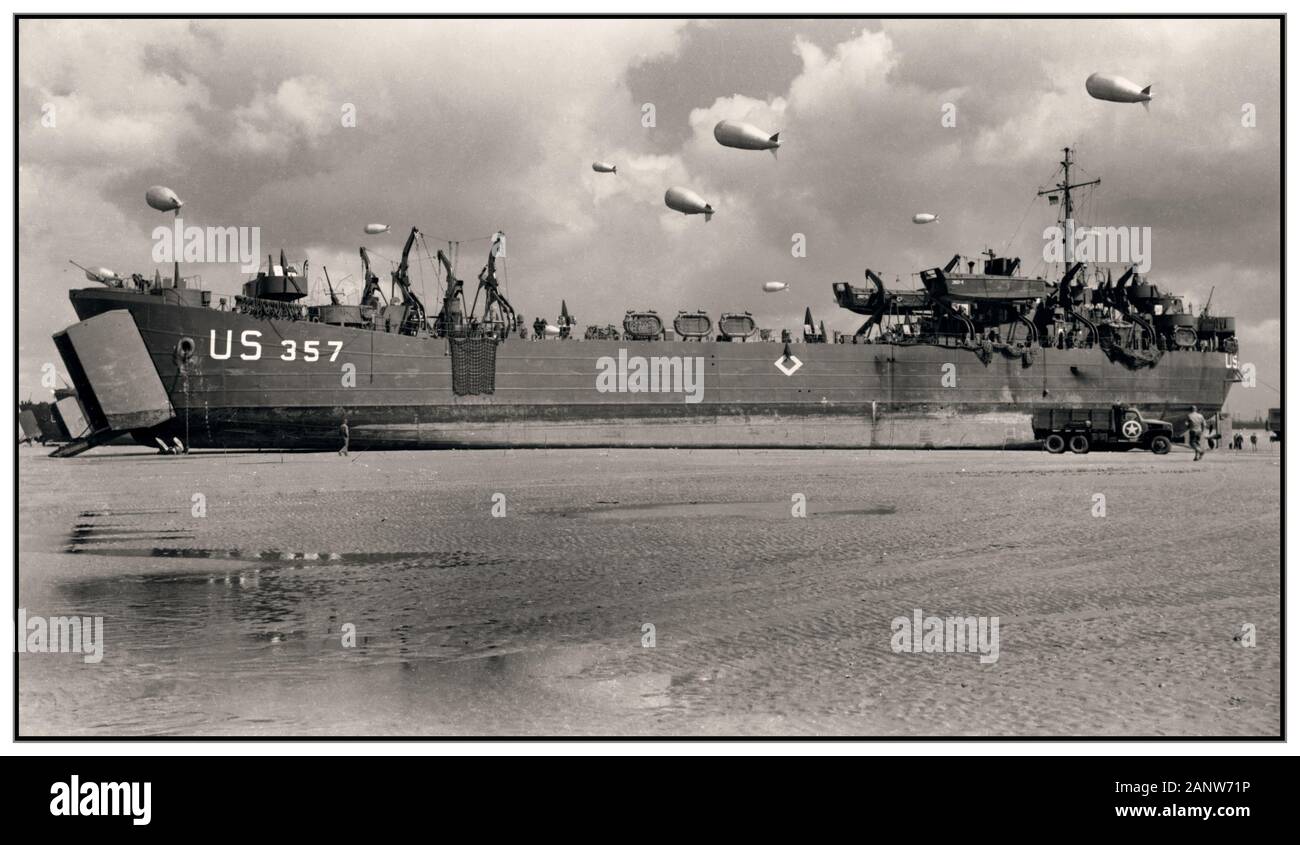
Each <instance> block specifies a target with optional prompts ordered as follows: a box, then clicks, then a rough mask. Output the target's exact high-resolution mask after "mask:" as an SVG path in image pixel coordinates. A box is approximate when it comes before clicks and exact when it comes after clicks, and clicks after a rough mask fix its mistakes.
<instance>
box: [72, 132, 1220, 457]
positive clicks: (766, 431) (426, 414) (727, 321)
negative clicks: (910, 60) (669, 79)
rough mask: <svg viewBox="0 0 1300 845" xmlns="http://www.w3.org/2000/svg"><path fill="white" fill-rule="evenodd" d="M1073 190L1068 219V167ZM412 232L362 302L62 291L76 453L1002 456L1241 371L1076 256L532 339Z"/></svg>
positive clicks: (1215, 330) (1179, 309) (872, 280)
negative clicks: (1048, 417)
mask: <svg viewBox="0 0 1300 845" xmlns="http://www.w3.org/2000/svg"><path fill="white" fill-rule="evenodd" d="M1066 162H1067V163H1068V162H1069V157H1068V155H1067V157H1066ZM1062 185H1063V186H1064V187H1063V188H1061V189H1059V190H1060V191H1061V193H1063V194H1064V197H1063V202H1062V204H1061V211H1062V213H1063V214H1064V213H1065V212H1066V210H1067V209H1069V208H1071V200H1070V197H1069V191H1070V189H1071V188H1075V187H1076V186H1074V185H1072V184H1071V183H1070V175H1069V168H1068V166H1067V168H1066V174H1065V179H1064V181H1063V183H1062ZM701 202H702V201H701ZM704 205H705V206H707V204H704ZM421 242H422V239H421V236H420V234H419V232H418V230H416V229H412V231H411V234H410V236H409V237H408V238H407V241H406V246H405V249H404V250H403V252H402V255H401V259H400V261H399V262H397V264H396V267H395V268H394V270H393V271H392V273H391V280H385V281H391V283H390V284H382V283H381V280H380V278H379V276H378V275H377V274H376V273H375V272H373V270H372V267H371V264H372V261H371V257H370V255H369V253H368V251H367V250H366V249H365V248H362V249H361V252H360V254H361V259H362V265H363V267H362V272H363V278H364V279H365V288H364V290H363V291H362V295H361V297H360V301H359V302H356V303H351V302H340V303H339V306H335V305H334V303H333V302H332V301H331V303H330V305H328V306H325V305H311V304H308V303H307V299H308V297H307V295H306V294H307V293H308V292H309V285H308V283H307V277H306V273H305V272H297V271H295V270H294V269H293V268H292V267H291V266H290V265H288V264H286V261H285V259H284V258H283V257H282V258H281V259H280V261H279V262H274V261H272V259H271V258H269V257H268V259H267V265H266V267H264V268H263V269H261V270H260V271H259V272H258V273H257V274H256V275H255V276H254V277H253V278H252V279H250V280H249V281H248V283H247V284H246V285H245V287H244V289H243V291H242V293H241V295H238V296H234V297H230V298H228V301H227V303H226V304H225V305H224V307H223V306H222V305H220V304H218V305H217V306H214V305H213V304H212V302H211V297H210V295H209V294H210V292H209V291H199V290H197V289H195V288H193V287H191V286H190V283H189V280H186V279H183V278H178V279H177V280H176V281H175V282H174V283H173V284H172V285H163V284H161V283H160V284H157V285H145V286H143V287H132V286H106V285H103V284H94V285H92V286H90V287H87V288H84V289H79V290H74V291H72V292H71V294H70V296H71V300H72V306H73V309H74V310H75V312H76V315H77V318H78V319H79V320H80V322H78V323H76V324H74V325H72V326H70V327H69V328H68V329H66V330H65V331H63V332H60V333H59V334H58V335H56V345H57V346H58V349H59V352H60V354H61V356H62V358H63V361H64V364H65V368H66V370H67V372H68V373H69V377H70V379H71V381H72V382H73V385H74V386H75V388H76V392H77V395H78V396H79V397H80V399H81V406H82V407H83V408H84V410H85V415H84V416H85V420H84V428H85V431H83V432H82V433H81V434H80V435H79V441H80V443H81V446H79V447H78V448H79V449H80V448H87V447H90V446H93V445H95V444H97V443H101V442H106V441H107V440H108V439H110V438H113V437H116V436H118V435H120V434H122V433H130V435H131V436H132V437H134V438H135V439H136V440H137V441H138V442H141V443H144V444H146V445H149V446H153V447H155V448H156V444H157V442H158V441H160V440H161V441H162V442H165V443H174V442H175V441H177V440H180V441H181V442H182V443H183V446H184V448H186V449H204V448H296V449H322V450H324V449H329V450H334V449H337V448H338V447H339V445H340V444H339V441H338V430H339V425H340V424H341V423H342V421H343V420H344V419H346V420H347V421H348V425H349V428H350V431H351V446H352V448H354V449H359V448H367V449H386V448H392V449H405V448H465V447H469V448H475V447H557V446H597V447H612V446H637V447H673V448H676V447H728V448H733V447H815V448H866V447H884V448H921V447H936V448H937V447H945V446H948V447H959V446H960V447H991V448H1005V447H1008V446H1017V445H1026V446H1028V445H1033V444H1035V443H1036V438H1037V435H1036V433H1035V429H1034V420H1035V418H1036V417H1039V418H1041V414H1042V412H1045V411H1053V410H1068V411H1070V412H1071V413H1074V412H1076V411H1077V412H1079V413H1083V414H1086V413H1090V412H1091V411H1094V410H1095V411H1098V412H1107V413H1108V412H1109V410H1110V409H1111V408H1112V407H1113V406H1114V404H1115V403H1116V402H1123V403H1124V404H1125V407H1131V408H1135V409H1137V410H1138V411H1139V412H1140V413H1141V414H1142V415H1143V416H1144V417H1146V418H1151V419H1164V420H1170V421H1175V424H1176V425H1178V424H1179V423H1178V422H1177V421H1179V420H1181V419H1183V418H1184V417H1185V416H1186V413H1187V411H1188V410H1189V409H1190V408H1191V406H1193V405H1196V406H1198V407H1199V408H1200V409H1201V411H1202V413H1204V414H1205V415H1206V416H1207V417H1212V416H1213V415H1214V414H1215V413H1216V412H1218V411H1219V409H1221V408H1222V406H1223V403H1224V401H1225V399H1226V397H1227V395H1228V390H1229V388H1230V387H1231V385H1232V383H1233V382H1234V381H1236V380H1238V379H1239V378H1240V374H1239V372H1238V369H1237V362H1236V349H1237V346H1236V343H1237V341H1236V337H1235V333H1234V332H1235V326H1234V324H1233V321H1232V318H1231V317H1223V316H1215V315H1211V314H1209V313H1208V309H1207V310H1206V311H1204V312H1202V313H1200V314H1196V313H1189V312H1190V310H1191V309H1189V308H1187V307H1186V306H1185V305H1183V304H1182V302H1181V300H1180V299H1179V298H1178V297H1177V296H1176V295H1173V294H1169V293H1168V292H1166V291H1165V290H1164V287H1163V285H1159V284H1157V283H1156V282H1155V281H1151V280H1147V279H1146V278H1144V277H1142V276H1141V274H1139V273H1136V272H1133V273H1128V274H1124V275H1121V276H1120V278H1119V280H1118V281H1114V282H1112V281H1110V280H1109V279H1108V278H1105V277H1102V278H1101V279H1100V280H1099V279H1098V274H1097V273H1096V272H1095V268H1092V272H1089V268H1085V267H1084V266H1083V265H1081V264H1079V263H1077V262H1075V263H1073V264H1070V265H1069V266H1068V267H1067V268H1066V270H1065V272H1064V273H1062V274H1061V275H1059V277H1052V278H1042V277H1032V276H1028V275H1026V274H1025V273H1024V271H1023V267H1022V266H1021V264H1020V263H1019V262H1018V261H1017V260H1016V259H1015V258H1011V257H1005V256H999V255H995V254H993V253H985V255H984V257H983V260H982V262H977V261H975V260H969V259H968V260H965V261H963V260H961V259H959V258H954V259H952V260H948V261H947V262H945V263H943V264H942V265H938V266H935V267H933V268H931V269H929V270H925V271H923V272H922V273H921V274H920V278H921V285H920V286H919V287H917V288H913V289H900V288H899V287H898V286H894V287H890V286H887V285H885V283H884V281H883V280H882V279H881V278H880V276H879V275H877V274H876V273H874V272H873V271H872V270H869V269H868V270H866V271H865V277H866V282H865V283H864V284H861V285H855V284H852V283H850V282H844V281H842V282H836V283H834V284H833V285H832V293H833V295H834V298H835V301H836V302H837V303H838V304H839V305H840V306H841V307H842V308H844V309H846V310H847V311H849V312H852V313H854V314H857V315H860V316H862V317H864V318H865V322H864V323H863V324H862V326H861V328H860V329H859V330H858V331H857V332H856V333H852V332H848V333H840V332H834V333H832V335H831V336H830V337H828V336H827V332H826V331H825V329H824V328H822V327H821V326H820V325H818V326H817V328H816V329H815V330H814V329H813V328H812V327H811V326H812V316H811V314H807V315H805V316H806V323H807V325H808V327H807V328H802V329H801V328H799V325H800V324H799V319H800V315H798V314H797V312H795V313H791V314H790V315H789V322H788V324H787V327H786V328H781V327H780V326H778V327H776V328H773V329H768V328H760V327H759V325H758V322H759V321H758V319H756V318H755V316H754V315H753V314H750V313H747V312H745V311H744V310H742V308H738V307H736V306H737V305H739V303H737V304H735V305H733V306H732V307H731V308H730V309H728V310H726V311H724V312H722V313H721V316H720V317H719V318H718V319H717V320H716V322H713V321H712V320H711V319H710V318H709V317H708V315H703V314H700V313H699V312H683V313H678V314H677V319H676V320H674V321H673V323H674V326H673V330H670V329H667V328H666V327H665V326H664V321H663V320H662V319H661V318H660V316H659V315H658V314H657V313H655V312H654V311H652V310H649V309H643V310H635V311H630V312H628V313H627V314H626V315H625V316H624V319H623V321H622V326H621V329H620V327H619V326H616V325H614V324H613V321H611V320H609V316H610V315H605V316H603V317H601V318H599V319H598V320H597V321H596V322H594V323H592V324H591V325H587V326H586V327H585V331H582V330H580V329H579V327H577V326H576V325H574V324H575V323H576V320H575V319H574V318H573V317H572V316H571V315H569V310H568V307H567V304H563V306H562V309H561V311H562V315H561V316H562V320H563V321H564V326H563V327H561V326H558V325H550V324H548V323H547V322H546V321H545V320H539V321H538V322H539V323H540V324H541V325H540V328H538V327H534V328H537V330H536V331H534V332H532V333H531V334H530V333H529V332H528V328H529V327H528V326H526V325H525V324H524V323H523V318H522V316H521V315H519V314H517V313H516V312H515V310H514V309H513V307H512V306H511V303H510V302H509V301H508V300H507V299H506V297H505V295H504V293H503V291H502V286H500V285H498V283H497V275H498V272H500V268H499V267H498V256H497V254H496V250H495V249H493V250H489V251H488V256H487V262H486V264H485V265H484V267H483V270H482V271H481V272H480V273H479V275H478V286H477V289H476V290H475V291H474V292H473V295H472V296H471V295H470V291H467V290H466V289H465V284H466V283H465V282H464V281H463V280H462V279H461V278H460V277H459V276H458V275H457V272H456V267H455V264H454V262H453V261H452V259H451V258H449V257H448V255H447V254H445V253H444V252H443V251H441V250H439V251H437V253H436V260H437V262H438V265H439V267H440V268H441V273H440V281H441V285H440V287H439V290H440V301H434V302H430V303H427V304H426V303H425V302H424V300H423V298H422V297H421V296H420V295H419V294H418V293H417V292H416V289H415V286H414V285H413V283H412V281H411V279H410V276H409V266H410V263H411V261H412V260H413V257H412V255H411V253H412V251H413V249H414V247H415V245H416V244H419V243H421ZM500 260H501V261H504V257H501V258H500ZM977 263H979V264H981V266H978V267H977V266H976V265H977ZM305 269H306V268H305V267H304V270H305ZM177 275H178V276H179V274H177ZM576 275H577V274H575V277H576ZM511 282H512V285H513V288H512V292H513V293H515V294H516V295H520V293H521V292H522V295H524V296H527V295H528V290H529V288H528V281H527V279H526V278H523V277H520V276H519V275H518V274H515V277H514V278H513V279H512V280H511ZM649 289H650V287H649V286H648V285H646V286H642V287H638V290H641V291H642V293H641V294H638V295H641V296H644V295H645V291H646V290H649ZM385 291H387V292H388V295H385ZM580 293H581V291H574V292H572V293H569V295H568V298H573V296H574V295H575V294H580ZM755 293H756V294H757V291H755ZM219 299H225V297H220V298H219ZM778 301H782V302H783V301H785V300H780V299H773V298H765V299H764V303H771V302H778ZM647 304H649V303H647ZM683 304H684V303H683ZM335 307H346V308H348V309H349V310H347V311H346V312H343V311H336V310H333V309H334V308H335ZM351 309H355V310H351ZM545 310H548V309H544V308H543V307H542V306H541V303H537V304H535V305H534V306H532V307H531V308H530V311H531V313H535V314H536V313H542V312H543V311H545ZM577 310H579V311H589V310H591V306H589V305H588V306H584V307H582V308H580V309H577ZM670 313H677V312H676V311H673V312H670ZM340 314H346V315H347V316H346V317H344V318H342V319H339V318H338V317H337V315H340ZM566 315H567V316H566ZM792 328H793V329H794V330H793V331H791V329H792ZM670 331H672V339H668V338H669V336H670ZM1189 331H1190V333H1191V334H1190V335H1189V334H1188V332H1189ZM522 334H528V335H529V336H528V337H527V339H525V338H524V337H522V336H521V335H522ZM1189 337H1190V338H1192V340H1191V342H1190V343H1189V342H1188V340H1189ZM801 341H808V342H801ZM69 411H71V409H69ZM1181 433H1182V432H1181V431H1176V432H1175V435H1176V436H1180V435H1181Z"/></svg>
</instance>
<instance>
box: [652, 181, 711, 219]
mask: <svg viewBox="0 0 1300 845" xmlns="http://www.w3.org/2000/svg"><path fill="white" fill-rule="evenodd" d="M664 205H666V206H668V207H669V208H671V209H672V210H673V211H680V212H681V213H682V214H703V215H704V221H705V222H706V223H707V222H708V221H709V220H710V219H712V217H713V206H711V205H709V204H708V203H707V202H705V201H704V198H703V197H701V196H700V195H699V194H697V193H695V192H694V191H692V190H691V189H690V188H682V187H673V188H669V189H668V193H666V194H664Z"/></svg>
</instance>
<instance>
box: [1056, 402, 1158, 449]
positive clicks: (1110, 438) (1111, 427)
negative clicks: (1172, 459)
mask: <svg viewBox="0 0 1300 845" xmlns="http://www.w3.org/2000/svg"><path fill="white" fill-rule="evenodd" d="M1034 436H1035V437H1037V438H1038V439H1039V440H1042V441H1043V448H1044V449H1046V450H1047V451H1048V452H1051V453H1052V454H1053V455H1059V454H1061V453H1062V452H1064V451H1065V450H1066V449H1069V450H1070V451H1071V452H1074V453H1075V454H1077V455H1083V454H1086V453H1087V452H1089V451H1090V450H1092V449H1113V450H1121V451H1122V450H1127V449H1132V448H1134V447H1139V448H1142V449H1150V450H1151V451H1152V452H1154V453H1155V454H1157V455H1167V454H1169V450H1170V448H1171V447H1172V443H1173V437H1174V427H1173V425H1172V424H1170V423H1167V422H1165V421H1164V420H1157V419H1151V418H1150V417H1144V416H1142V412H1141V411H1139V410H1138V409H1137V408H1134V407H1132V406H1129V405H1118V404H1117V405H1113V406H1111V407H1110V408H1109V409H1106V408H1050V409H1044V410H1041V411H1037V412H1035V413H1034Z"/></svg>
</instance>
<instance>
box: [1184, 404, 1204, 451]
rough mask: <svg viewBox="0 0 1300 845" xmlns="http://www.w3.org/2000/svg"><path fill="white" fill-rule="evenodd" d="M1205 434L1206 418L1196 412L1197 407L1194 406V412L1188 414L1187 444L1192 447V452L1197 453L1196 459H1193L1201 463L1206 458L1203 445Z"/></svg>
mask: <svg viewBox="0 0 1300 845" xmlns="http://www.w3.org/2000/svg"><path fill="white" fill-rule="evenodd" d="M1204 434H1205V417H1203V416H1201V413H1200V412H1199V411H1197V410H1196V406H1195V405H1193V406H1192V410H1191V411H1189V412H1188V414H1187V444H1188V445H1189V446H1191V447H1192V451H1194V452H1196V457H1194V458H1192V460H1193V461H1199V460H1200V459H1201V458H1202V457H1204V456H1205V449H1204V448H1203V446H1202V443H1201V440H1202V438H1203V436H1204Z"/></svg>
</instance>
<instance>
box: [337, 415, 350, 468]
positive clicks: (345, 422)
mask: <svg viewBox="0 0 1300 845" xmlns="http://www.w3.org/2000/svg"><path fill="white" fill-rule="evenodd" d="M339 434H341V435H343V448H342V449H339V454H340V455H342V456H343V457H345V458H346V457H347V456H348V441H349V440H351V439H352V433H351V432H350V431H349V430H348V418H347V417H344V418H343V425H341V426H339Z"/></svg>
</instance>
